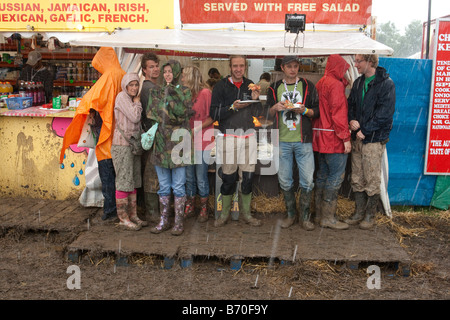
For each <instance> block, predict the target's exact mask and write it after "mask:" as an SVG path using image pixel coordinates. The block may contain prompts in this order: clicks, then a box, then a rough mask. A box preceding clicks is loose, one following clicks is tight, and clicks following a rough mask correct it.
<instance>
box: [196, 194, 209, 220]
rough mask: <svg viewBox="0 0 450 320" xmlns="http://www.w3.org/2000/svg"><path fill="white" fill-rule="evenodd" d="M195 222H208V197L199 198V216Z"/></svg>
mask: <svg viewBox="0 0 450 320" xmlns="http://www.w3.org/2000/svg"><path fill="white" fill-rule="evenodd" d="M197 221H198V222H200V223H204V222H206V221H208V197H204V198H200V214H199V215H198V218H197Z"/></svg>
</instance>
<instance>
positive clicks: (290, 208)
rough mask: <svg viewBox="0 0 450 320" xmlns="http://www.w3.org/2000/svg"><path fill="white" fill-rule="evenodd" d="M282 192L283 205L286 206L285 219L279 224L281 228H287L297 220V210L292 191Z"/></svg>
mask: <svg viewBox="0 0 450 320" xmlns="http://www.w3.org/2000/svg"><path fill="white" fill-rule="evenodd" d="M282 191H283V195H284V203H285V204H286V211H287V217H286V219H284V220H283V222H281V227H282V228H289V227H290V226H292V225H293V224H294V223H295V222H296V220H297V209H296V205H295V192H294V189H291V190H289V191H284V190H282Z"/></svg>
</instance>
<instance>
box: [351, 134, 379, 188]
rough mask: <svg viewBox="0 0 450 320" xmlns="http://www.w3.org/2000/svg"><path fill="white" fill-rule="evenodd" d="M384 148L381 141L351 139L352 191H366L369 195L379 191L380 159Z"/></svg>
mask: <svg viewBox="0 0 450 320" xmlns="http://www.w3.org/2000/svg"><path fill="white" fill-rule="evenodd" d="M385 149H386V144H382V143H381V142H374V143H366V144H364V143H362V141H361V140H355V141H352V175H351V185H352V189H353V192H366V193H367V195H368V196H369V197H371V196H373V195H375V194H380V193H381V189H380V184H381V160H382V156H383V152H384V150H385Z"/></svg>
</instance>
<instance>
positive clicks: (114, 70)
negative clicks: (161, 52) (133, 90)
mask: <svg viewBox="0 0 450 320" xmlns="http://www.w3.org/2000/svg"><path fill="white" fill-rule="evenodd" d="M92 66H93V67H94V68H95V69H96V70H97V71H98V72H100V73H101V75H102V76H101V77H100V78H99V79H98V80H97V81H96V83H95V84H94V86H92V88H91V89H90V90H89V91H88V92H87V93H86V94H85V95H84V96H83V99H82V100H81V102H80V104H79V106H78V108H77V111H76V112H75V116H74V118H73V120H72V122H71V123H70V125H69V127H68V128H67V130H66V133H65V134H64V139H63V146H62V149H61V153H60V156H59V162H60V163H62V162H63V160H64V153H65V151H66V149H67V148H69V146H70V145H72V144H76V143H78V140H79V139H80V135H81V130H82V129H83V125H84V122H85V120H86V118H87V116H88V115H89V110H90V109H95V110H96V111H97V112H98V113H99V114H100V117H101V118H102V120H103V124H102V129H101V132H100V137H99V139H98V143H97V147H96V148H95V154H96V156H97V161H101V160H105V159H111V144H112V138H113V137H112V132H113V129H114V101H115V99H116V96H117V94H118V93H119V92H120V91H122V87H121V81H122V77H123V76H124V75H125V71H124V70H123V69H122V68H121V66H120V63H119V59H118V58H117V55H116V52H115V51H114V49H113V48H110V47H102V48H100V50H99V51H98V52H97V54H96V55H95V56H94V59H92Z"/></svg>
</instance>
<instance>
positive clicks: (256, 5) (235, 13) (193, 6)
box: [180, 0, 372, 24]
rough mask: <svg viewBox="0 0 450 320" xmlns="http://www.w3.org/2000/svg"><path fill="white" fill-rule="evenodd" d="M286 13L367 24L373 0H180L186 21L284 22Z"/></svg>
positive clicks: (317, 20)
mask: <svg viewBox="0 0 450 320" xmlns="http://www.w3.org/2000/svg"><path fill="white" fill-rule="evenodd" d="M286 13H298V14H305V15H306V23H323V24H367V23H368V20H369V19H370V17H371V15H372V0H309V1H301V2H300V1H293V0H279V1H257V0H212V1H211V0H180V14H181V21H182V23H236V22H244V21H245V22H250V23H278V24H279V23H284V20H285V14H286Z"/></svg>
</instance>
